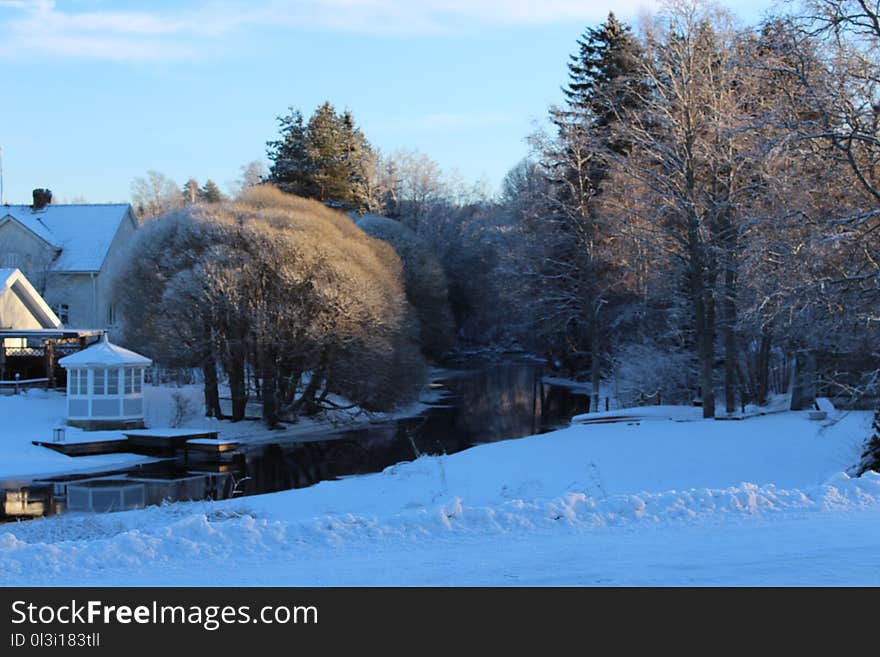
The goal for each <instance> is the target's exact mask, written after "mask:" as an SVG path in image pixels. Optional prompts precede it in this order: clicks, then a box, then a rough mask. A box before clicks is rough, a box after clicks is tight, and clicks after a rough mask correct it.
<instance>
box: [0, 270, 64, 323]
mask: <svg viewBox="0 0 880 657" xmlns="http://www.w3.org/2000/svg"><path fill="white" fill-rule="evenodd" d="M7 290H11V291H12V293H13V294H15V296H17V297H18V299H19V301H20V302H21V303H22V304H24V307H25V308H27V310H28V312H29V313H30V314H31V315H32V316H33V318H34V319H35V320H36V321H37V322H39V324H40V326H41V327H42V328H44V329H58V328H61V320H60V319H58V316H57V315H56V314H55V313H54V312H52V309H51V308H50V307H49V305H48V304H47V303H46V302H45V301H44V300H43V297H41V296H40V293H39V292H37V290H36V289H35V288H34V286H33V285H31V283H30V281H29V280H28V279H27V278H26V277H25V275H24V274H22V273H21V271H20V270H18V269H0V297H2V296H3V295H4V294H5V293H6V292H7ZM13 328H15V327H13ZM19 328H20V327H19Z"/></svg>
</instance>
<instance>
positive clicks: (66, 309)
mask: <svg viewBox="0 0 880 657" xmlns="http://www.w3.org/2000/svg"><path fill="white" fill-rule="evenodd" d="M55 314H56V315H58V319H60V320H61V323H62V324H64V325H65V326H66V325H67V324H69V323H70V306H68V305H67V304H66V303H59V304H58V305H57V306H55Z"/></svg>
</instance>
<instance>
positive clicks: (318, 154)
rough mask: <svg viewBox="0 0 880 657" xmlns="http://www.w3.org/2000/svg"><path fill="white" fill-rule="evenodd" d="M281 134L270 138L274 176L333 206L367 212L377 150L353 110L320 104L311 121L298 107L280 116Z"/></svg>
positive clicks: (271, 174)
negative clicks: (370, 171) (372, 161)
mask: <svg viewBox="0 0 880 657" xmlns="http://www.w3.org/2000/svg"><path fill="white" fill-rule="evenodd" d="M278 121H279V124H280V126H281V138H280V139H278V140H276V141H272V142H268V146H269V150H268V156H269V160H270V161H271V162H272V166H271V168H270V170H269V181H270V182H273V183H275V184H276V185H278V187H280V188H281V189H282V190H284V191H286V192H290V193H293V194H298V195H300V196H305V197H308V198H314V199H317V200H319V201H321V202H323V203H326V204H328V205H333V206H336V207H341V208H345V209H349V210H356V211H363V210H364V209H365V205H366V202H367V199H366V190H365V181H366V177H367V173H366V166H367V163H368V161H369V159H370V157H371V155H372V153H373V151H372V148H371V146H370V144H369V142H368V141H367V139H366V137H365V136H364V134H363V132H361V130H360V129H359V128H358V127H357V126H356V124H355V121H354V117H353V116H352V114H351V112H349V111H348V110H346V111H344V112H343V113H341V114H340V113H337V111H336V109H335V108H334V107H333V105H332V104H330V103H329V102H325V103H323V104H322V105H320V106H319V107H318V108H317V109H316V110H315V112H314V114H312V116H311V118H310V119H309V121H308V123H304V121H303V117H302V114H300V112H299V111H298V110H291V114H290V115H288V116H286V117H279V119H278Z"/></svg>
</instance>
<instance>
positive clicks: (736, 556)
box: [0, 407, 880, 586]
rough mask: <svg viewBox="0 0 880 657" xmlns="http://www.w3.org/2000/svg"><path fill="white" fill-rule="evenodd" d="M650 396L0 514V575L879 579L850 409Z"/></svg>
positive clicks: (876, 479)
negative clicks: (434, 439)
mask: <svg viewBox="0 0 880 657" xmlns="http://www.w3.org/2000/svg"><path fill="white" fill-rule="evenodd" d="M639 410H640V411H641V409H639ZM651 415H652V416H651V417H649V418H645V419H643V420H640V421H638V422H636V421H632V422H629V423H626V422H625V423H618V424H589V425H588V424H583V425H582V424H573V425H572V426H571V427H570V428H567V429H564V430H561V431H556V432H553V433H549V434H544V435H541V436H533V437H529V438H523V439H519V440H512V441H505V442H500V443H493V444H488V445H482V446H479V447H475V448H472V449H470V450H467V451H464V452H461V453H458V454H454V455H450V456H440V457H422V458H420V459H418V460H416V461H414V462H411V463H402V464H398V465H396V466H393V467H391V468H388V469H386V470H385V471H384V472H382V473H377V474H374V475H366V476H360V477H351V478H347V479H344V480H341V481H334V482H322V483H320V484H318V485H316V486H313V487H311V488H306V489H300V490H293V491H286V492H282V493H274V494H270V495H261V496H253V497H247V498H240V499H236V500H227V501H223V502H210V503H209V502H198V503H178V504H171V505H167V506H163V507H153V508H149V509H146V510H143V511H134V512H125V513H118V514H105V515H75V514H69V515H65V516H59V517H54V518H47V519H43V520H36V521H31V522H23V523H19V524H12V525H5V526H2V527H0V583H2V584H4V585H141V586H149V585H218V586H225V585H229V586H237V585H275V586H278V585H282V586H284V585H289V586H306V585H317V586H336V585H358V586H360V585H438V586H443V585H711V584H720V585H741V584H742V585H830V584H839V585H860V584H864V585H874V586H876V585H880V475H877V474H875V473H868V474H866V475H864V476H863V477H861V478H859V479H852V478H850V477H849V476H847V475H846V474H844V471H846V470H848V469H849V468H851V467H852V466H853V465H854V464H855V463H856V462H857V461H858V458H859V455H860V453H861V449H862V446H863V444H864V442H865V440H866V439H867V437H868V435H869V431H870V420H871V415H870V414H869V413H864V412H852V413H837V412H835V413H832V415H831V417H830V418H829V420H830V421H827V422H816V421H810V420H809V419H808V418H807V414H806V413H800V412H798V413H780V414H774V415H768V416H765V417H756V418H751V419H748V420H744V421H737V422H716V421H711V420H710V421H705V420H702V419H699V418H698V412H696V411H695V409H691V408H673V407H655V408H653V409H651Z"/></svg>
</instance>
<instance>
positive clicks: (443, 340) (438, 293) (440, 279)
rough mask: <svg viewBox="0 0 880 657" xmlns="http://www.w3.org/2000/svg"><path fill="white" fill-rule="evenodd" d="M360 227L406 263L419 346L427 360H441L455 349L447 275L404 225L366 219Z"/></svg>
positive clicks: (388, 220)
mask: <svg viewBox="0 0 880 657" xmlns="http://www.w3.org/2000/svg"><path fill="white" fill-rule="evenodd" d="M357 225H358V227H359V228H361V229H362V230H363V231H364V232H365V233H367V235H370V236H372V237H375V238H377V239H380V240H383V241H385V242H388V243H389V244H390V245H391V246H392V247H394V250H395V251H396V252H397V254H398V255H399V256H400V259H401V261H402V263H403V277H404V284H405V287H406V296H407V299H408V300H409V302H410V304H411V305H412V307H413V308H414V309H415V313H416V316H417V317H418V322H419V336H420V339H419V342H420V344H421V348H422V351H423V352H424V353H425V355H426V356H428V357H430V358H432V359H434V360H439V359H440V358H442V357H443V356H445V355H447V354H448V353H449V352H450V351H451V350H452V348H453V346H454V345H455V326H454V323H453V320H452V314H451V312H450V309H449V293H448V286H447V282H446V273H445V271H444V270H443V266H442V264H441V263H440V261H439V259H438V258H437V257H436V256H435V255H434V253H433V252H432V249H431V247H430V246H429V244H428V243H427V242H426V241H425V240H424V239H423V238H421V237H419V235H417V234H416V233H415V232H414V231H412V230H410V229H409V228H407V227H406V226H404V225H403V224H401V223H400V222H397V221H395V220H393V219H389V218H387V217H382V216H378V215H369V214H368V215H364V216H363V217H362V218H361V219H359V220H358V222H357Z"/></svg>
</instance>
